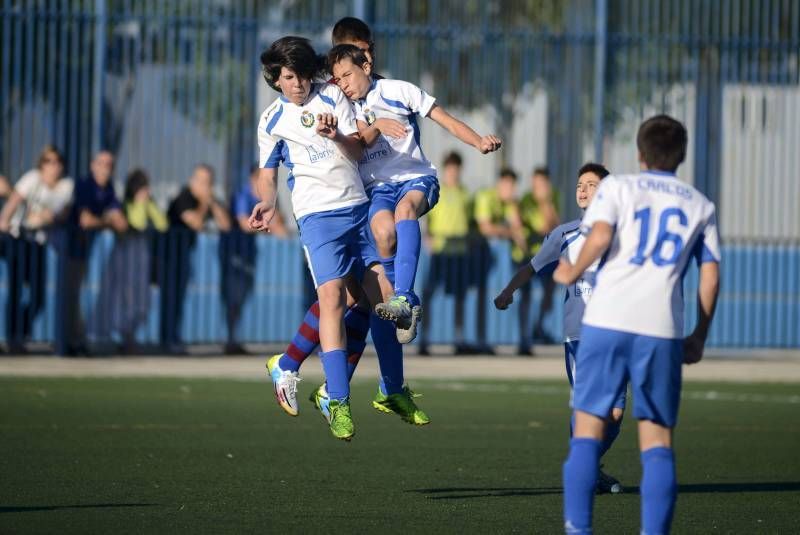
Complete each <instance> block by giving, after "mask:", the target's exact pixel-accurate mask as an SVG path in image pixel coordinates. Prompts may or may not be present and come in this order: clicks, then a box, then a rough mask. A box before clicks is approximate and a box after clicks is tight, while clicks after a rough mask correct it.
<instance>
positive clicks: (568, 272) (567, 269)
mask: <svg viewBox="0 0 800 535" xmlns="http://www.w3.org/2000/svg"><path fill="white" fill-rule="evenodd" d="M576 278H577V277H575V276H574V275H573V274H572V264H570V263H569V262H567V261H566V260H564V259H563V258H562V259H561V260H559V261H558V267H557V268H556V270H555V271H554V272H553V280H554V281H556V282H557V283H559V284H563V285H565V286H566V285H568V284H572V283H573V282H575V279H576Z"/></svg>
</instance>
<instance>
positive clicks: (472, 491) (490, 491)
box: [406, 487, 562, 500]
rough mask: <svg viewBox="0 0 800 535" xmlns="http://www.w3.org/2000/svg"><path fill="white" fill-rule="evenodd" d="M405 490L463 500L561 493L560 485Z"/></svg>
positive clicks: (440, 498) (433, 496) (432, 496)
mask: <svg viewBox="0 0 800 535" xmlns="http://www.w3.org/2000/svg"><path fill="white" fill-rule="evenodd" d="M406 492H416V493H417V494H428V495H429V496H425V497H426V498H428V499H429V500H463V499H467V498H492V497H494V498H502V497H507V496H542V495H544V494H561V493H562V492H561V487H543V488H532V487H500V488H491V487H489V488H474V487H463V488H456V487H454V488H441V489H411V490H408V491H406Z"/></svg>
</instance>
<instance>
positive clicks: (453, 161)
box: [442, 150, 464, 167]
mask: <svg viewBox="0 0 800 535" xmlns="http://www.w3.org/2000/svg"><path fill="white" fill-rule="evenodd" d="M448 165H457V166H459V167H461V166H462V165H464V161H463V160H462V159H461V154H459V153H458V152H456V151H454V150H453V151H450V152H448V153H447V154H446V155H445V157H444V161H443V162H442V166H443V167H447V166H448Z"/></svg>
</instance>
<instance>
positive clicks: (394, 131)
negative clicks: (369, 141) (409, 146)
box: [373, 118, 408, 139]
mask: <svg viewBox="0 0 800 535" xmlns="http://www.w3.org/2000/svg"><path fill="white" fill-rule="evenodd" d="M373 125H374V126H375V128H377V129H378V130H380V131H381V134H383V135H384V136H389V137H393V138H397V139H400V138H404V137H406V134H407V133H408V130H407V129H406V127H405V125H404V124H403V123H401V122H400V121H395V120H394V119H385V118H384V119H378V120H377V121H375V122H374V123H373Z"/></svg>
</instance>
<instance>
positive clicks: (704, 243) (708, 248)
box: [694, 209, 722, 265]
mask: <svg viewBox="0 0 800 535" xmlns="http://www.w3.org/2000/svg"><path fill="white" fill-rule="evenodd" d="M694 257H695V259H696V260H697V264H698V265H700V264H703V263H705V262H716V263H719V261H720V259H721V257H722V255H721V254H720V249H719V232H718V231H717V214H716V209H714V212H713V213H712V214H711V216H710V217H709V218H708V222H707V223H706V225H705V227H704V228H703V230H702V231H701V234H700V236H699V238H698V240H697V245H695V248H694Z"/></svg>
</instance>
